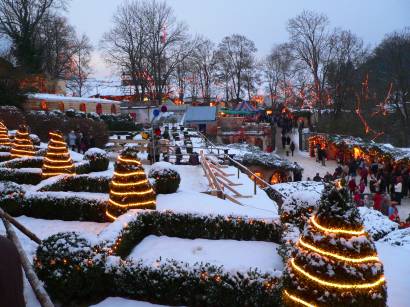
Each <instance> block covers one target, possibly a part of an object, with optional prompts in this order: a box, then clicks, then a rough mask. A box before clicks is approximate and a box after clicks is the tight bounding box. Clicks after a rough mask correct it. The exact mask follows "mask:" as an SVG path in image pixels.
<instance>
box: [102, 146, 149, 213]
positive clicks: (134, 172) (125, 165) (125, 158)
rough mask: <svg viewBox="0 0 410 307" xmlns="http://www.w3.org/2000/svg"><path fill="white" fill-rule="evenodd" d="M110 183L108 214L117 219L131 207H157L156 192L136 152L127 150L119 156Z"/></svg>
mask: <svg viewBox="0 0 410 307" xmlns="http://www.w3.org/2000/svg"><path fill="white" fill-rule="evenodd" d="M114 170H115V171H114V176H113V178H112V180H111V183H110V199H109V204H108V208H107V211H106V215H107V216H108V217H109V218H110V219H112V220H115V219H116V218H117V217H118V216H120V215H121V214H124V213H125V212H126V211H127V210H129V209H155V208H156V206H155V193H154V190H153V189H152V186H151V184H150V183H149V181H148V179H147V176H146V175H145V172H144V168H143V167H142V164H141V162H140V161H139V159H138V158H137V155H136V153H134V152H132V151H130V150H125V151H123V152H122V153H121V155H120V156H119V157H118V159H117V162H116V163H115V167H114Z"/></svg>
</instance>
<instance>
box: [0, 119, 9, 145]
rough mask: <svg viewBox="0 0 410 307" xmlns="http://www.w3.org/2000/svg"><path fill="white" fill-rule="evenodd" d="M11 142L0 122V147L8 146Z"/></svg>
mask: <svg viewBox="0 0 410 307" xmlns="http://www.w3.org/2000/svg"><path fill="white" fill-rule="evenodd" d="M10 145H11V141H10V138H9V133H8V130H7V127H6V125H4V123H3V122H2V121H0V146H10Z"/></svg>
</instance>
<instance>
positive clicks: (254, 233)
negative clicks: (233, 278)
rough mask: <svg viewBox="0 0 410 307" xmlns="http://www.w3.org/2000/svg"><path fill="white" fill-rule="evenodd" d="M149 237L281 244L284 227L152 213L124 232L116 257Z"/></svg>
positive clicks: (129, 226)
mask: <svg viewBox="0 0 410 307" xmlns="http://www.w3.org/2000/svg"><path fill="white" fill-rule="evenodd" d="M148 235H157V236H164V235H165V236H169V237H178V238H186V239H198V238H200V239H209V240H221V239H225V240H228V239H229V240H247V241H268V242H276V243H279V242H280V225H279V223H265V222H264V221H261V220H254V219H243V218H234V217H224V216H212V217H209V216H202V215H194V214H189V213H186V214H176V213H172V212H171V211H167V212H158V211H148V212H144V213H141V214H138V216H137V217H136V219H135V220H133V221H132V222H130V223H128V227H126V228H125V229H124V230H123V231H122V232H121V234H120V236H119V238H120V240H119V242H118V245H117V248H116V254H117V255H119V256H121V257H126V256H128V255H129V254H130V253H131V251H132V249H133V248H134V247H135V246H136V245H138V244H139V243H140V242H141V241H142V240H143V239H144V238H145V237H146V236H148Z"/></svg>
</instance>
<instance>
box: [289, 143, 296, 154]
mask: <svg viewBox="0 0 410 307" xmlns="http://www.w3.org/2000/svg"><path fill="white" fill-rule="evenodd" d="M295 148H296V146H295V143H293V142H292V143H290V151H291V152H292V157H293V153H294V152H295Z"/></svg>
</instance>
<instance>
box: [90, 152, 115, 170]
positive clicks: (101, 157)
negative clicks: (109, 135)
mask: <svg viewBox="0 0 410 307" xmlns="http://www.w3.org/2000/svg"><path fill="white" fill-rule="evenodd" d="M84 160H86V161H89V164H90V170H91V171H92V172H102V171H105V170H107V168H108V164H109V162H110V160H109V157H108V153H107V152H106V151H105V150H102V149H100V148H90V149H89V150H87V151H86V152H85V154H84Z"/></svg>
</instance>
